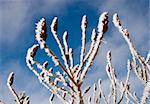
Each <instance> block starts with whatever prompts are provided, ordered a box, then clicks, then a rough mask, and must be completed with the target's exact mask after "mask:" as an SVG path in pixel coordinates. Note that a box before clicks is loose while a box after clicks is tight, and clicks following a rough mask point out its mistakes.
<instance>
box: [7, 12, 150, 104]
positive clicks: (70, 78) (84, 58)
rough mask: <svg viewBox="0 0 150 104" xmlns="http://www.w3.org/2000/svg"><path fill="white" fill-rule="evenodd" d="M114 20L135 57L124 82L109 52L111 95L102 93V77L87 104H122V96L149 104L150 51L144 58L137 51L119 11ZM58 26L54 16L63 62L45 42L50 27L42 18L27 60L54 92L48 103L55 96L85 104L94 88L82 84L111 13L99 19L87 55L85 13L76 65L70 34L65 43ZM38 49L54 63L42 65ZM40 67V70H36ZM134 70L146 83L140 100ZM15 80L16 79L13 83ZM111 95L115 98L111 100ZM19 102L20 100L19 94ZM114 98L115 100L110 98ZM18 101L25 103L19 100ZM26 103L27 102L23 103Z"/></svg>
mask: <svg viewBox="0 0 150 104" xmlns="http://www.w3.org/2000/svg"><path fill="white" fill-rule="evenodd" d="M113 23H114V25H115V27H116V28H117V29H118V30H119V32H120V33H121V34H122V36H123V38H124V39H125V41H126V42H127V44H128V46H129V49H130V52H131V55H132V60H128V61H127V70H128V72H127V77H126V80H125V81H121V82H119V81H118V79H117V75H116V73H115V69H114V68H113V65H112V61H113V60H112V55H111V51H108V53H107V65H106V72H107V75H108V77H109V79H110V81H111V83H110V87H111V90H110V94H109V96H108V97H106V95H105V93H104V92H103V88H102V86H101V84H102V81H101V80H99V82H98V84H96V83H95V84H94V85H93V97H91V96H89V98H88V103H89V104H93V103H94V104H99V103H100V101H101V100H103V101H104V103H106V104H110V103H111V102H113V104H120V103H121V102H123V99H125V100H126V102H127V103H129V102H133V103H137V104H140V103H141V104H146V102H147V99H148V97H149V96H150V79H149V71H150V65H149V61H150V53H148V55H147V57H146V58H143V57H142V56H141V55H140V54H139V53H138V52H137V50H136V48H135V46H134V45H133V43H132V41H131V39H130V36H129V32H128V31H127V29H124V28H123V26H122V24H121V22H120V19H119V17H118V15H117V14H114V16H113ZM57 25H58V19H57V17H55V18H54V19H53V21H52V24H51V32H52V34H53V36H54V38H55V40H56V42H57V44H58V47H59V49H60V52H61V55H62V57H61V58H62V59H63V62H62V61H60V58H59V57H58V56H56V54H55V53H54V52H53V51H52V50H51V49H50V48H49V46H48V45H47V44H46V39H47V33H46V32H47V28H46V20H45V19H44V18H42V19H41V20H40V21H39V22H38V23H37V27H36V35H35V37H36V40H37V42H38V44H34V45H33V46H32V47H31V48H29V49H28V52H27V56H26V63H27V66H28V67H29V69H30V70H31V71H32V72H33V73H34V74H35V75H36V76H37V77H38V79H39V81H40V83H41V84H42V85H44V86H45V87H46V88H47V89H48V90H49V91H50V93H51V96H50V99H49V102H50V103H51V104H52V103H53V99H54V97H55V96H57V98H58V99H59V100H61V102H62V103H63V104H85V101H86V100H87V99H86V98H85V97H84V96H85V94H87V93H88V92H89V90H91V87H87V89H85V90H84V91H82V90H81V86H82V84H83V82H84V79H85V77H86V75H87V73H88V71H89V68H90V67H91V65H92V63H93V60H94V59H95V57H96V55H97V52H98V50H99V47H100V45H101V43H102V42H103V37H104V33H105V32H106V31H107V29H108V13H107V12H103V13H102V14H101V15H100V17H99V22H98V26H97V30H96V29H93V31H92V35H91V45H90V49H89V50H88V52H87V54H85V46H86V45H85V44H86V29H87V26H88V21H87V18H86V16H85V15H84V16H83V18H82V22H81V30H82V45H81V53H80V63H79V64H76V65H75V64H74V60H73V49H72V48H70V47H69V46H68V41H67V40H68V33H67V32H64V34H63V43H62V42H61V41H60V39H59V37H58V35H57ZM39 49H42V50H44V51H45V52H46V53H47V55H48V56H49V57H50V58H51V59H52V61H53V62H54V64H55V66H53V67H51V68H49V69H48V67H47V66H48V64H49V62H48V61H45V62H44V63H43V64H41V63H40V62H38V61H36V60H35V56H36V54H37V51H38V50H39ZM56 66H59V69H58V70H57V71H54V70H53V69H55V67H56ZM36 68H37V69H36ZM131 70H133V71H134V72H135V74H136V76H137V77H138V78H139V80H140V81H141V83H143V85H144V86H145V87H144V92H143V96H142V97H141V100H140V99H139V97H138V96H136V93H132V92H131V91H130V84H129V81H130V72H131ZM10 76H12V74H10ZM11 78H12V77H9V78H8V79H9V80H8V86H9V88H10V90H11V87H10V86H11V85H12V84H11V82H12V81H11ZM12 83H13V82H12ZM111 97H112V99H111ZM15 98H16V101H17V99H18V98H17V97H15ZM111 100H112V101H111ZM17 103H18V104H22V103H20V102H19V101H18V102H17ZM23 104H24V103H23Z"/></svg>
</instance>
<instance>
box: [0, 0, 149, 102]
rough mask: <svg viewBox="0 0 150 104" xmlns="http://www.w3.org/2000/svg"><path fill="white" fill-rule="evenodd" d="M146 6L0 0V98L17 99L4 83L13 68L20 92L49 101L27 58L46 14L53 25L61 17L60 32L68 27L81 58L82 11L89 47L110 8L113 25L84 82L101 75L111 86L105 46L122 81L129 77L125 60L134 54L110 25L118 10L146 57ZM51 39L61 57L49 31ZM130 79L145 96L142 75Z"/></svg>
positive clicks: (115, 1) (131, 0)
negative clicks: (37, 25) (99, 24)
mask: <svg viewBox="0 0 150 104" xmlns="http://www.w3.org/2000/svg"><path fill="white" fill-rule="evenodd" d="M148 9H149V0H42V1H41V0H32V1H31V0H0V100H2V101H4V102H6V103H7V104H12V103H14V98H13V96H12V95H11V94H10V92H9V91H8V88H7V86H6V80H7V76H8V74H9V73H10V72H12V71H13V72H14V73H15V83H14V84H15V88H16V89H17V91H19V92H20V91H24V90H25V91H26V94H28V95H29V96H30V100H31V103H32V104H48V98H49V96H50V93H49V92H48V91H47V89H45V88H44V87H43V86H42V85H40V83H39V81H38V79H37V77H36V76H34V75H33V73H32V72H31V71H30V70H29V69H28V67H27V66H26V63H25V56H26V52H27V49H28V48H29V47H31V46H32V45H33V44H34V43H37V42H36V40H35V26H36V25H35V23H37V22H38V21H39V20H40V19H41V18H42V17H44V18H46V20H47V26H50V24H51V21H52V19H53V18H54V17H55V16H57V17H58V19H59V26H58V33H59V36H60V37H61V36H62V34H63V32H64V31H66V30H67V31H68V33H69V46H70V47H73V48H74V50H75V53H74V58H75V61H76V63H78V62H79V59H78V58H79V51H80V46H81V29H80V24H81V18H82V16H83V15H87V19H88V28H87V29H88V30H87V44H86V46H87V49H88V48H89V44H90V42H89V41H90V36H91V31H92V29H93V28H96V27H97V22H98V18H99V15H100V14H101V13H102V12H104V11H108V12H109V29H108V31H107V33H106V34H105V41H106V43H103V44H102V45H101V47H100V50H99V52H98V55H97V57H96V59H95V61H94V64H93V66H92V67H91V70H90V71H89V73H88V76H87V77H86V79H90V80H87V81H85V83H86V84H87V83H88V84H89V85H92V84H93V83H94V82H96V81H97V80H98V78H101V79H102V80H104V86H107V84H108V83H109V81H108V77H107V75H106V72H105V65H106V53H107V51H108V50H111V51H112V58H113V65H114V67H115V69H116V73H117V74H118V78H120V80H121V79H125V76H126V72H127V71H126V63H127V59H130V58H131V55H130V53H129V49H128V46H127V44H126V43H125V41H124V40H123V38H122V36H121V34H120V33H119V32H118V31H117V29H116V28H115V27H114V26H113V24H112V16H113V14H114V13H118V14H119V16H120V18H121V20H122V24H123V25H124V27H125V28H127V29H128V30H129V33H130V35H131V38H132V40H133V43H134V44H135V46H136V48H137V50H138V51H139V53H140V54H141V55H142V56H144V57H145V56H146V54H147V53H148V51H149V49H150V36H149V33H150V31H149V11H148ZM49 30H50V28H49V27H48V31H49ZM47 43H48V44H49V46H50V47H51V49H52V50H53V51H54V52H55V53H56V54H57V55H58V56H59V55H60V53H59V52H58V51H57V49H58V48H57V46H56V44H55V43H56V42H55V41H54V39H53V37H52V35H51V32H50V31H49V32H48V40H47ZM39 61H40V60H39ZM131 79H132V81H134V86H133V89H134V90H137V91H138V94H139V96H141V93H142V86H140V84H139V80H138V79H137V78H135V75H134V74H133V76H132V78H131ZM132 81H131V82H132ZM84 86H85V84H84V85H83V87H84ZM139 89H140V91H139Z"/></svg>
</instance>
